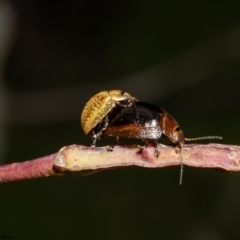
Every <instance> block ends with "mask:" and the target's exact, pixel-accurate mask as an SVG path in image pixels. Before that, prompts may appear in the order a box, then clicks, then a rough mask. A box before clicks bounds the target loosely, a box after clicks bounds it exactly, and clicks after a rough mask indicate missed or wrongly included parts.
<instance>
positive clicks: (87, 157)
mask: <svg viewBox="0 0 240 240" xmlns="http://www.w3.org/2000/svg"><path fill="white" fill-rule="evenodd" d="M159 150H160V156H159V157H158V158H156V157H154V149H153V147H152V146H149V147H145V148H139V147H137V146H135V145H133V146H116V147H115V148H114V149H113V151H112V152H108V151H107V149H106V147H97V148H91V147H86V146H81V145H71V146H66V147H63V148H62V149H60V150H59V152H58V153H56V154H52V155H49V156H45V157H41V158H37V159H33V160H30V161H25V162H19V163H12V164H7V165H2V166H0V183H3V182H9V181H18V180H24V179H33V178H39V177H47V176H52V175H57V174H62V173H64V172H80V173H86V172H89V171H90V172H91V171H92V172H94V171H98V170H104V169H107V168H116V167H126V166H139V167H147V168H160V167H166V166H175V165H179V164H181V156H182V158H183V164H184V165H188V166H192V167H200V168H219V169H224V170H226V171H239V170H240V146H235V145H224V144H207V145H202V144H185V145H184V147H183V149H182V152H181V153H177V152H176V151H175V148H174V147H172V146H166V145H162V144H159ZM180 154H181V155H180Z"/></svg>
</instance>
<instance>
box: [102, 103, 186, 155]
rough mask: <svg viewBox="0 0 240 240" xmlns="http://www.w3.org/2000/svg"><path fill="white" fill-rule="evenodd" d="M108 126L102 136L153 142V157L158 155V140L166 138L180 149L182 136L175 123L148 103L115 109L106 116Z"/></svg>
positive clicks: (167, 115)
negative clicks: (162, 137)
mask: <svg viewBox="0 0 240 240" xmlns="http://www.w3.org/2000/svg"><path fill="white" fill-rule="evenodd" d="M108 119H109V120H108V126H107V128H106V129H105V130H104V131H103V132H102V136H114V137H116V138H117V142H119V139H120V138H138V139H142V140H143V141H144V142H145V143H146V142H147V140H154V148H155V151H154V153H155V156H156V157H157V156H158V155H159V151H158V147H157V145H158V139H159V138H161V136H165V137H167V138H168V139H169V140H170V141H171V142H173V143H174V144H176V146H178V147H179V148H182V145H183V143H184V134H183V131H182V130H181V129H180V127H179V125H178V123H177V121H176V120H175V119H174V118H173V117H172V116H171V115H170V114H169V113H167V112H166V111H165V110H164V109H162V108H158V107H156V106H154V105H152V104H150V103H146V102H135V103H134V104H132V105H131V106H129V107H128V108H116V109H115V110H114V111H113V112H112V113H111V114H110V115H109V116H108Z"/></svg>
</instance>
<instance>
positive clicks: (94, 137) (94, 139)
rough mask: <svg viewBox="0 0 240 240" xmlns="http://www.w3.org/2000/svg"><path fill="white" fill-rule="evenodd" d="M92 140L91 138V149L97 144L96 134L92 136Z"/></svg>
mask: <svg viewBox="0 0 240 240" xmlns="http://www.w3.org/2000/svg"><path fill="white" fill-rule="evenodd" d="M92 138H93V141H92V144H91V147H95V146H96V142H97V134H94V135H93V136H92Z"/></svg>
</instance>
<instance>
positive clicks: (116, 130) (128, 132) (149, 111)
mask: <svg viewBox="0 0 240 240" xmlns="http://www.w3.org/2000/svg"><path fill="white" fill-rule="evenodd" d="M101 136H102V137H104V136H113V137H116V140H117V144H119V141H120V138H138V139H142V140H143V141H144V142H145V144H147V141H148V140H153V141H154V155H155V157H158V156H159V150H158V139H159V138H161V136H165V137H167V138H168V139H169V140H170V141H171V142H172V143H174V144H175V145H176V151H177V152H179V153H180V156H181V168H180V182H179V184H180V185H181V184H182V175H183V158H182V155H181V150H182V147H183V144H184V141H193V140H200V139H222V137H219V136H205V137H198V138H185V137H184V133H183V131H182V129H181V128H180V126H179V124H178V123H177V121H176V120H175V119H174V118H173V117H172V115H170V114H169V113H168V112H167V111H166V110H164V109H163V108H159V107H156V106H154V105H152V104H150V103H147V102H140V101H139V102H135V103H133V104H132V105H131V106H129V107H127V108H121V107H120V108H115V109H114V111H113V112H112V113H111V114H110V115H109V116H108V126H107V127H106V129H104V130H103V131H102V135H101ZM113 147H114V146H112V147H109V148H108V149H109V150H113Z"/></svg>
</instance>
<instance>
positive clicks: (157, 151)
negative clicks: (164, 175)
mask: <svg viewBox="0 0 240 240" xmlns="http://www.w3.org/2000/svg"><path fill="white" fill-rule="evenodd" d="M159 155H160V152H159V149H158V141H157V140H155V141H154V156H155V157H159Z"/></svg>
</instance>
